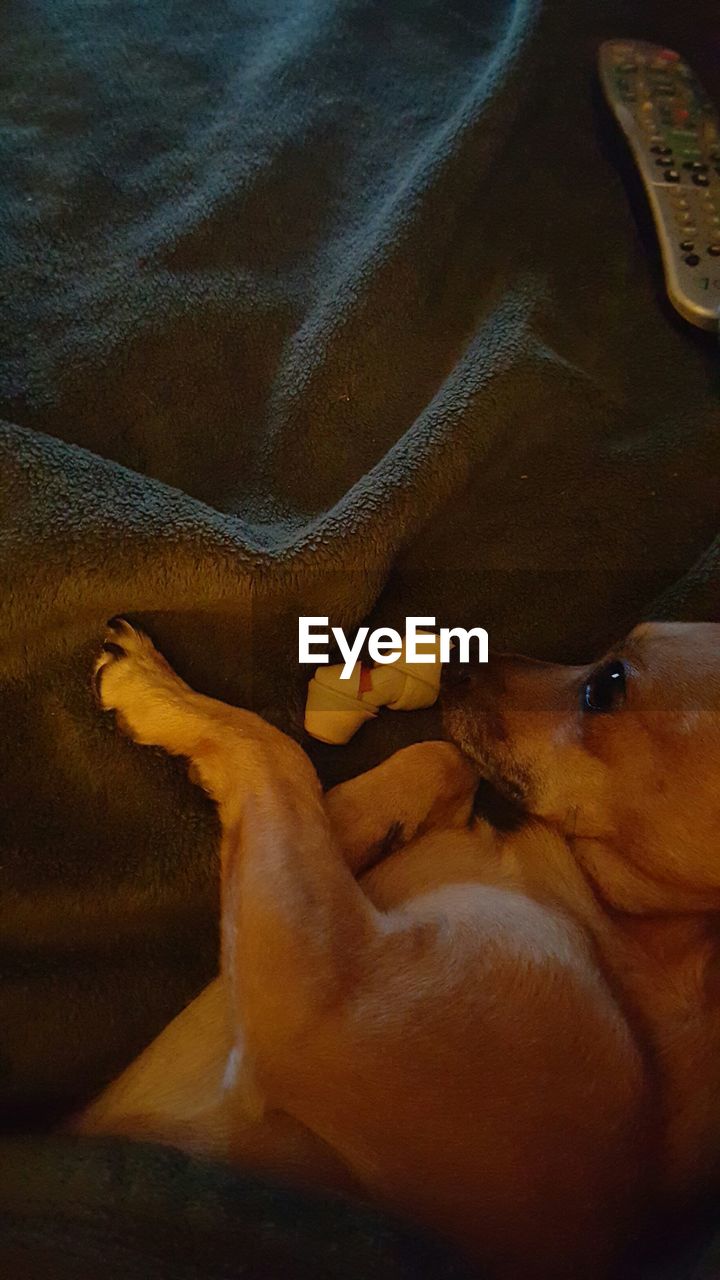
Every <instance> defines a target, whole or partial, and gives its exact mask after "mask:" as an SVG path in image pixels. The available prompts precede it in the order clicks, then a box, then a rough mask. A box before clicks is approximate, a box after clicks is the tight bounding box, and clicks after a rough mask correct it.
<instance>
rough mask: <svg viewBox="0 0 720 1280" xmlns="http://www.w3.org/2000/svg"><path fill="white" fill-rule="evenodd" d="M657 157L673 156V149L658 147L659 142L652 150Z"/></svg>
mask: <svg viewBox="0 0 720 1280" xmlns="http://www.w3.org/2000/svg"><path fill="white" fill-rule="evenodd" d="M650 150H651V151H652V152H653V153H654V154H655V155H656V156H671V155H672V147H662V146H658V144H657V142H656V143H655V144H654V145H653V146H652V147H651V148H650Z"/></svg>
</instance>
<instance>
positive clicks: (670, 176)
mask: <svg viewBox="0 0 720 1280" xmlns="http://www.w3.org/2000/svg"><path fill="white" fill-rule="evenodd" d="M663 177H664V179H665V181H666V182H679V181H680V174H679V173H678V171H677V169H666V170H665V173H664V174H663Z"/></svg>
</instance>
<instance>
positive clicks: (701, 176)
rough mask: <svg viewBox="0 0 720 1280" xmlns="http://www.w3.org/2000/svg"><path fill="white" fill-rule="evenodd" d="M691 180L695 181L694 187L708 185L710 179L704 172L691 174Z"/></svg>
mask: <svg viewBox="0 0 720 1280" xmlns="http://www.w3.org/2000/svg"><path fill="white" fill-rule="evenodd" d="M692 180H693V182H694V183H695V186H696V187H709V186H710V179H709V178H708V176H707V174H706V173H694V174H693V176H692Z"/></svg>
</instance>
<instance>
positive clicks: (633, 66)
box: [618, 62, 638, 75]
mask: <svg viewBox="0 0 720 1280" xmlns="http://www.w3.org/2000/svg"><path fill="white" fill-rule="evenodd" d="M637 69H638V65H637V62H620V63H619V64H618V71H619V72H620V74H621V75H629V74H631V73H632V72H633V71H637Z"/></svg>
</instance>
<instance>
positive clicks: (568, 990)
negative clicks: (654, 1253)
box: [76, 623, 720, 1280]
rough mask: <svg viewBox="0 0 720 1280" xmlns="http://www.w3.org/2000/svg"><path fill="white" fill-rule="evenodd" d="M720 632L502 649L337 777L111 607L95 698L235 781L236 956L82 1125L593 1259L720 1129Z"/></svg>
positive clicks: (465, 1235)
mask: <svg viewBox="0 0 720 1280" xmlns="http://www.w3.org/2000/svg"><path fill="white" fill-rule="evenodd" d="M719 638H720V628H717V627H713V626H710V625H708V626H680V625H673V626H659V625H652V626H651V625H646V626H642V627H639V628H637V629H636V630H635V631H634V632H633V633H632V635H631V636H630V638H629V639H628V640H627V641H626V642H625V643H624V644H623V645H622V646H620V647H619V648H618V649H617V650H615V651H613V653H612V654H611V655H610V656H609V657H608V658H606V659H604V660H603V662H601V663H600V664H599V665H597V666H595V667H593V668H581V669H580V668H567V667H556V666H550V665H545V664H540V663H532V662H529V661H527V660H524V659H515V658H500V659H497V660H496V661H494V662H492V663H491V665H490V667H489V669H483V670H482V671H481V673H480V674H479V675H478V676H476V677H475V678H474V680H473V682H472V684H471V685H470V686H469V687H468V688H467V689H464V690H461V691H460V692H456V693H454V694H453V695H451V697H450V699H449V702H448V705H447V708H446V724H447V728H448V731H449V733H450V736H451V737H452V738H453V739H454V741H455V742H456V743H457V744H458V747H459V748H461V750H458V748H457V747H455V746H453V745H451V744H449V743H441V742H430V743H422V744H418V745H416V746H413V747H408V748H407V749H406V750H405V751H401V752H399V753H398V754H397V755H395V756H393V757H392V758H391V759H389V760H387V761H386V762H385V763H384V764H382V765H380V766H379V767H378V768H376V769H373V770H371V772H369V773H367V774H364V775H363V776H362V777H359V778H356V779H354V780H353V781H351V782H347V783H344V784H343V785H341V786H340V787H337V788H335V789H334V790H333V791H331V792H330V793H329V794H328V795H327V796H325V797H323V796H322V794H321V791H320V787H319V784H318V781H317V778H316V776H315V773H314V770H313V768H312V766H311V764H310V762H309V760H308V759H307V757H306V756H305V754H304V753H303V752H302V750H301V749H300V748H299V747H298V746H297V744H296V743H294V742H292V741H291V740H290V739H289V738H287V737H285V736H284V735H283V734H281V733H279V732H278V731H277V730H276V729H274V728H272V727H271V726H269V725H268V724H266V723H264V722H263V721H262V720H260V719H259V718H258V717H257V716H255V715H253V714H251V713H249V712H245V711H241V710H237V709H235V708H233V707H228V706H225V705H224V704H222V703H218V702H215V701H213V700H211V699H209V698H205V697H202V696H201V695H199V694H197V693H194V692H193V691H192V690H191V689H189V688H188V686H187V685H185V684H184V683H183V682H182V681H181V680H180V679H179V678H178V677H177V676H176V675H175V674H174V673H173V672H172V670H171V669H170V668H169V667H168V665H167V663H166V662H165V661H164V659H162V658H161V657H160V655H159V654H158V653H157V652H156V650H155V649H154V648H153V646H152V644H151V643H150V641H149V640H148V639H147V638H146V637H145V636H143V635H141V634H140V633H138V632H137V631H135V630H133V629H132V628H131V627H130V626H129V625H128V624H127V623H117V624H115V625H114V626H113V627H112V628H111V632H110V635H109V642H110V643H109V647H108V648H107V649H106V651H105V652H104V653H103V655H102V657H101V659H100V661H99V663H98V678H99V688H100V697H101V701H102V704H103V706H105V707H106V708H108V709H114V710H115V711H116V712H117V713H118V718H119V721H120V724H121V726H122V727H123V728H124V729H125V730H126V732H127V733H129V734H130V736H131V737H133V738H134V739H135V740H136V741H137V742H140V743H145V744H155V745H159V746H161V747H164V748H165V749H166V750H167V751H170V752H172V753H174V754H177V755H182V756H186V757H188V759H189V760H190V761H191V768H192V773H193V775H194V777H195V778H196V780H197V781H198V782H199V783H200V785H201V786H203V787H204V788H205V790H206V791H207V792H208V793H209V794H210V795H211V796H213V797H214V798H215V800H216V801H217V804H218V807H219V812H220V817H221V820H222V826H223V840H222V851H221V867H222V963H221V977H220V978H219V979H218V980H217V981H216V982H214V983H213V984H211V986H210V987H208V988H207V989H206V991H205V992H204V993H203V994H202V995H201V996H200V997H199V998H198V999H197V1000H196V1001H195V1002H194V1003H193V1004H191V1005H190V1006H189V1007H188V1009H186V1010H185V1011H184V1012H183V1013H182V1014H181V1015H180V1016H179V1017H178V1018H177V1019H175V1021H174V1022H173V1023H171V1025H170V1026H169V1027H168V1028H167V1029H166V1031H165V1032H164V1033H163V1034H162V1035H161V1036H160V1037H159V1038H158V1040H157V1041H155V1043H154V1044H153V1045H151V1046H150V1047H149V1048H148V1049H147V1050H146V1051H145V1053H144V1054H143V1055H142V1056H141V1057H140V1058H139V1059H138V1060H137V1061H136V1062H135V1063H134V1064H133V1065H132V1066H131V1067H130V1068H128V1070H127V1071H126V1072H125V1073H124V1075H123V1076H121V1077H120V1079H119V1080H118V1081H116V1082H115V1084H114V1085H112V1086H111V1087H110V1088H109V1089H108V1090H107V1091H106V1093H105V1094H103V1095H102V1096H101V1097H100V1099H99V1100H98V1101H97V1102H96V1103H94V1104H93V1105H92V1106H91V1107H90V1108H89V1110H88V1111H87V1112H86V1113H85V1114H84V1116H83V1117H81V1119H80V1121H79V1122H78V1123H77V1125H76V1128H77V1129H79V1130H80V1131H82V1132H102V1133H123V1134H125V1135H133V1136H137V1137H144V1138H153V1139H156V1140H158V1141H164V1142H171V1143H174V1144H177V1145H179V1146H182V1147H185V1148H186V1149H188V1150H193V1151H197V1152H204V1153H207V1154H213V1155H216V1156H218V1155H219V1156H223V1157H227V1158H231V1159H233V1160H237V1161H239V1162H242V1163H244V1164H247V1165H250V1166H252V1167H255V1168H262V1169H266V1170H272V1171H274V1172H277V1173H280V1174H282V1175H283V1176H285V1177H294V1178H297V1179H300V1180H302V1181H304V1182H307V1183H312V1184H315V1185H322V1186H331V1187H338V1188H342V1189H344V1190H351V1191H355V1192H356V1193H359V1194H361V1195H364V1196H366V1197H368V1196H369V1197H371V1198H373V1199H374V1200H375V1201H377V1202H379V1203H380V1204H382V1205H385V1206H388V1207H392V1208H394V1209H396V1210H399V1211H401V1212H403V1213H404V1214H405V1215H406V1216H407V1217H410V1218H414V1219H415V1220H417V1221H419V1222H422V1223H424V1224H426V1225H429V1226H431V1227H433V1228H435V1229H437V1230H438V1231H440V1232H443V1233H444V1234H445V1235H446V1236H448V1237H449V1238H450V1239H452V1240H454V1241H455V1242H456V1243H457V1244H458V1245H459V1246H460V1247H461V1248H462V1249H463V1250H465V1251H466V1252H467V1253H468V1254H470V1255H471V1256H472V1257H474V1258H476V1259H477V1260H478V1261H480V1262H481V1263H483V1264H484V1266H485V1267H486V1268H487V1271H488V1273H489V1274H491V1275H494V1276H498V1277H503V1278H504V1277H512V1278H513V1280H515V1278H520V1277H522V1280H530V1277H543V1278H544V1280H547V1278H550V1277H552V1278H553V1280H554V1278H556V1277H558V1278H559V1277H566V1278H567V1280H570V1278H571V1277H572V1280H576V1278H577V1277H579V1276H581V1275H582V1276H583V1277H590V1276H592V1277H600V1276H605V1275H607V1274H608V1273H609V1272H610V1270H611V1268H612V1266H613V1263H614V1261H615V1259H616V1257H617V1256H618V1253H619V1251H620V1250H621V1249H622V1247H623V1245H624V1244H625V1241H626V1239H627V1237H628V1235H629V1234H630V1233H632V1232H634V1231H636V1230H637V1229H638V1226H639V1224H640V1222H641V1220H643V1219H644V1215H645V1214H646V1212H647V1211H652V1212H655V1213H658V1214H659V1213H662V1212H664V1211H665V1210H667V1209H668V1208H672V1209H675V1208H678V1207H679V1206H681V1205H683V1204H684V1203H686V1202H687V1201H688V1200H689V1199H690V1198H691V1197H692V1196H693V1195H694V1194H695V1193H696V1191H697V1190H698V1189H699V1188H700V1187H701V1186H703V1185H704V1184H706V1183H707V1182H708V1180H709V1179H710V1178H712V1177H713V1176H714V1174H715V1164H716V1157H717V1153H718V1150H720V1132H718V1129H719V1126H720V1107H718V1106H717V1098H718V1089H719V1088H720V1052H719V1050H720V1000H719V998H718V993H717V983H716V974H717V971H718V970H717V962H718V955H719V954H720V952H719V949H718V930H717V927H716V917H715V912H716V910H717V909H718V907H719V906H720V861H719V860H718V856H717V841H718V836H717V832H718V829H719V821H720V814H718V808H719V807H720V794H719V792H718V787H717V777H718V772H719V771H720V651H719V649H718V640H719ZM478 801H479V802H480V803H481V804H483V805H485V806H486V807H487V810H488V812H492V814H493V818H494V824H493V823H490V822H488V821H486V820H483V818H482V817H477V818H474V817H473V813H474V810H476V809H477V804H478ZM355 877H360V879H359V882H358V880H357V879H356V878H355Z"/></svg>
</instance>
